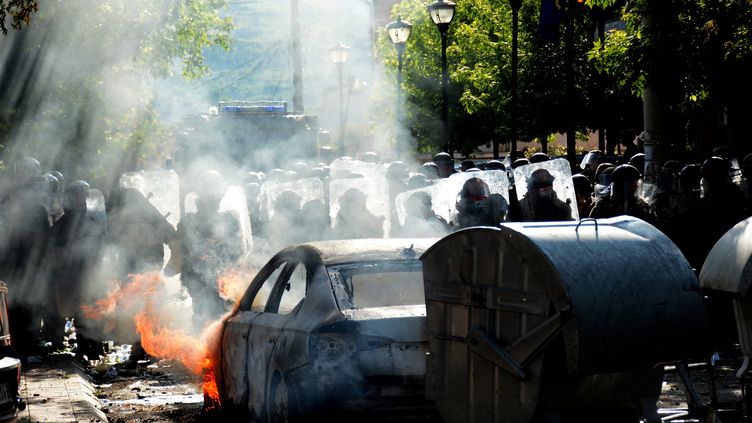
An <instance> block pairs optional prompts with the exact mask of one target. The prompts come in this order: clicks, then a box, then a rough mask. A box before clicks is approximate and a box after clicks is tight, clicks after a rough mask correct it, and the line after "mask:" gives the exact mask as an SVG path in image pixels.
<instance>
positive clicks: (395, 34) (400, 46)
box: [386, 16, 413, 117]
mask: <svg viewBox="0 0 752 423" xmlns="http://www.w3.org/2000/svg"><path fill="white" fill-rule="evenodd" d="M412 29H413V25H412V24H411V23H410V22H407V21H403V20H402V16H398V17H397V20H396V21H395V22H392V23H390V24H389V25H387V26H386V32H387V34H389V39H390V40H392V44H394V48H395V49H396V50H397V116H398V117H399V116H400V115H401V114H402V56H403V54H404V53H405V43H407V40H408V39H410V33H411V32H412Z"/></svg>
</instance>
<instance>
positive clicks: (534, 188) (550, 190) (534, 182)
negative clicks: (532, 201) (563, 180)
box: [527, 169, 556, 198]
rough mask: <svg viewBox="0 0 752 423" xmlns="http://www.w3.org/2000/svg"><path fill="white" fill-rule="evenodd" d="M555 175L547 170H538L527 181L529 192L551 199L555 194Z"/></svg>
mask: <svg viewBox="0 0 752 423" xmlns="http://www.w3.org/2000/svg"><path fill="white" fill-rule="evenodd" d="M555 179H556V178H554V175H552V174H551V172H549V171H548V170H546V169H538V170H536V171H535V172H533V173H531V174H530V177H529V178H528V179H527V191H528V192H529V193H536V194H537V195H538V197H541V198H551V197H553V196H554V195H555V192H554V180H555Z"/></svg>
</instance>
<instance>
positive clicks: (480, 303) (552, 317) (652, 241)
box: [421, 216, 706, 423]
mask: <svg viewBox="0 0 752 423" xmlns="http://www.w3.org/2000/svg"><path fill="white" fill-rule="evenodd" d="M421 260H422V261H423V275H424V287H425V292H426V307H427V309H426V312H427V318H428V334H429V349H430V355H429V361H428V363H427V369H426V371H427V375H426V377H427V379H426V381H427V391H428V395H429V397H432V398H433V399H435V400H436V402H437V404H438V406H439V409H440V411H441V414H442V417H443V418H444V420H445V421H446V422H447V423H454V422H467V421H479V422H480V421H483V422H505V423H509V422H530V421H534V420H536V419H538V418H541V416H546V415H549V414H552V413H553V414H556V415H558V416H559V417H561V416H566V415H568V414H571V413H576V412H580V411H584V412H587V411H588V410H595V409H608V410H619V411H618V412H617V414H619V413H620V412H621V410H628V412H627V414H628V413H629V412H631V411H634V410H637V412H640V411H641V412H642V414H643V415H645V416H646V417H648V419H649V420H650V418H651V417H652V418H656V417H657V414H655V402H656V400H657V398H658V396H659V395H660V389H661V380H662V366H656V365H657V364H659V363H664V362H672V361H676V360H681V359H685V358H690V357H699V356H703V355H704V353H705V351H704V345H703V344H704V342H703V339H704V334H705V332H706V327H705V316H704V308H703V297H702V295H701V293H700V287H699V283H698V281H697V278H696V276H695V274H694V272H693V271H692V269H691V267H690V265H689V263H687V261H686V259H685V258H684V256H683V255H682V254H681V252H680V251H679V249H678V248H677V247H676V246H675V245H674V244H673V243H672V242H671V241H670V240H669V239H668V238H667V237H666V236H665V235H663V234H662V233H661V232H660V231H658V230H657V229H656V228H654V227H653V226H651V225H649V224H647V223H645V222H643V221H641V220H639V219H635V218H632V217H626V216H624V217H619V218H613V219H603V220H597V221H595V220H592V221H588V220H583V221H580V222H547V223H510V224H504V225H502V227H501V228H500V229H499V228H470V229H467V230H464V231H459V232H456V233H454V234H452V235H449V236H447V237H445V238H443V239H442V240H440V241H439V242H438V243H436V244H435V245H434V246H433V247H431V248H430V249H429V250H428V251H426V253H425V254H424V255H423V256H422V257H421ZM651 403H652V405H651ZM629 410H631V411H629ZM651 410H652V411H651ZM559 417H557V418H559ZM564 420H566V418H564ZM570 420H573V421H577V418H574V419H570ZM580 421H581V420H580ZM600 421H606V420H600ZM609 421H617V420H609ZM626 421H632V420H629V419H627V420H626ZM634 421H637V420H636V419H635V420H634Z"/></svg>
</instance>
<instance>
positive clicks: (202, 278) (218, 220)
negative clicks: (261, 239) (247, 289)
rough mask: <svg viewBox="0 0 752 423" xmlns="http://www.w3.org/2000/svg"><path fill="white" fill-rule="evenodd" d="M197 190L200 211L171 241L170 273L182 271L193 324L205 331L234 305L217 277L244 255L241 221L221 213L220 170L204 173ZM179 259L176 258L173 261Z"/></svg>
mask: <svg viewBox="0 0 752 423" xmlns="http://www.w3.org/2000/svg"><path fill="white" fill-rule="evenodd" d="M199 181H200V182H199V186H198V189H197V192H196V212H194V213H187V214H186V215H185V216H183V218H182V219H181V220H180V222H179V223H178V227H177V232H176V235H175V238H174V239H173V241H172V242H171V243H170V250H171V251H172V259H171V262H170V264H168V268H167V269H166V272H165V273H166V274H167V275H168V276H170V275H171V274H174V273H178V272H179V273H180V280H181V282H182V283H183V286H184V287H185V288H186V289H187V290H188V293H189V294H190V296H191V300H192V303H193V325H194V329H195V330H201V329H203V328H204V327H205V325H206V324H207V323H208V322H209V321H211V320H212V319H216V318H219V317H220V316H221V315H222V314H223V313H225V312H226V311H227V310H228V309H229V307H230V306H231V305H230V304H228V303H227V302H226V301H225V300H223V299H222V298H221V297H220V295H219V291H218V285H217V279H218V278H219V277H220V276H221V275H222V274H223V273H224V272H226V271H228V270H231V269H233V268H234V267H235V266H236V264H237V261H238V259H240V257H241V256H242V254H243V239H242V232H241V229H240V222H239V221H238V220H237V218H236V217H235V216H233V215H232V213H229V212H220V211H219V206H220V202H221V200H222V196H223V195H224V193H225V188H226V185H225V181H224V178H223V177H222V175H220V174H219V172H217V171H213V170H209V171H205V172H203V173H202V174H201V177H200V179H199ZM173 259H175V260H173Z"/></svg>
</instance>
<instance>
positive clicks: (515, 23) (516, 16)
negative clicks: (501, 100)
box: [509, 0, 548, 157]
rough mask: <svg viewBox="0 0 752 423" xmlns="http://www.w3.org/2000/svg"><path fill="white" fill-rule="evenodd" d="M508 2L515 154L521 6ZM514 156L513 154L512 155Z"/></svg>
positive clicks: (515, 1) (513, 145)
mask: <svg viewBox="0 0 752 423" xmlns="http://www.w3.org/2000/svg"><path fill="white" fill-rule="evenodd" d="M509 4H510V5H511V6H512V107H511V109H512V113H511V114H512V116H511V118H512V119H511V120H512V124H511V128H510V132H511V133H510V136H511V138H512V142H511V143H510V150H511V151H510V152H509V153H510V154H515V152H516V151H517V85H518V83H517V74H518V65H517V34H518V32H519V22H520V7H522V0H509ZM542 150H543V152H544V153H547V152H548V151H547V150H548V149H547V145H546V141H545V140H544V141H543V145H542ZM512 157H514V156H512Z"/></svg>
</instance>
